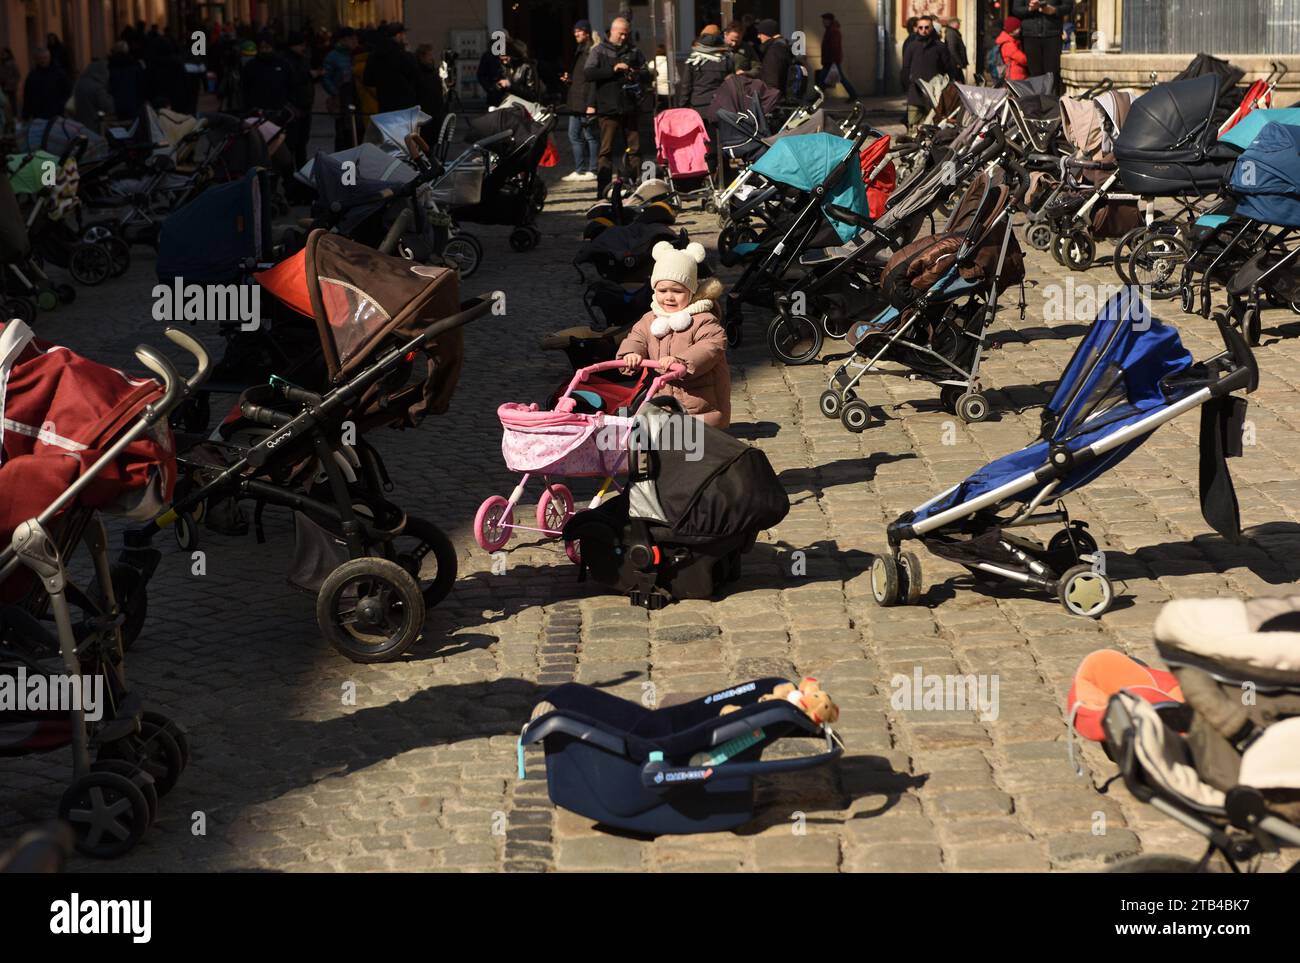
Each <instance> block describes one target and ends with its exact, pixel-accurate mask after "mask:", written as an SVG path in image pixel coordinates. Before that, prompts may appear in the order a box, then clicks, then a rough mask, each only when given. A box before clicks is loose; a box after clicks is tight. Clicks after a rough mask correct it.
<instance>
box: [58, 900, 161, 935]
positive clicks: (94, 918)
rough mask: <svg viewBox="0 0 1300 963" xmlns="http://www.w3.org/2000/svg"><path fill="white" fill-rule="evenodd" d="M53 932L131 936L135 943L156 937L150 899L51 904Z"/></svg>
mask: <svg viewBox="0 0 1300 963" xmlns="http://www.w3.org/2000/svg"><path fill="white" fill-rule="evenodd" d="M50 932H51V933H59V934H66V935H70V936H78V935H85V934H90V933H95V934H100V933H110V934H129V935H130V936H131V941H132V942H133V943H148V942H149V940H150V938H151V936H152V935H153V901H152V900H147V899H90V900H84V901H83V900H82V899H81V897H80V895H79V894H77V893H73V894H72V896H71V898H70V899H58V900H55V901H54V902H53V903H51V904H50Z"/></svg>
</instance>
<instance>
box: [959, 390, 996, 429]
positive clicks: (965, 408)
mask: <svg viewBox="0 0 1300 963" xmlns="http://www.w3.org/2000/svg"><path fill="white" fill-rule="evenodd" d="M956 409H957V410H956V414H957V417H959V418H960V419H961V420H962V421H964V422H966V424H968V425H974V424H978V423H979V422H981V421H984V420H985V419H987V418H988V416H989V400H988V398H986V397H984V395H982V394H980V393H979V392H978V391H966V392H963V393H962V394H961V395H959V396H958V398H957V403H956Z"/></svg>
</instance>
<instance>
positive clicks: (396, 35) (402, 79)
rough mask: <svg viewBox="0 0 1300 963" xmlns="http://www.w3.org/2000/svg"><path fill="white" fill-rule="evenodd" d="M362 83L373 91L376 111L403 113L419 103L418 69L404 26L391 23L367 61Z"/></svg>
mask: <svg viewBox="0 0 1300 963" xmlns="http://www.w3.org/2000/svg"><path fill="white" fill-rule="evenodd" d="M361 81H362V83H364V84H366V86H368V87H373V88H374V90H375V99H377V100H378V101H379V110H380V111H381V112H387V111H390V110H405V109H406V108H407V107H414V106H416V105H417V104H418V103H419V102H420V68H419V65H418V64H416V62H415V56H414V55H413V54H412V53H411V52H410V51H409V50H407V49H406V26H405V25H404V24H401V23H390V24H388V25H387V26H386V27H385V29H384V35H383V37H382V38H381V39H380V42H379V43H378V44H377V45H376V47H375V50H374V52H373V53H371V54H370V57H369V59H367V60H366V69H365V73H364V74H363V75H362V77H361Z"/></svg>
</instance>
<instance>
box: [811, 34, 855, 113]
mask: <svg viewBox="0 0 1300 963" xmlns="http://www.w3.org/2000/svg"><path fill="white" fill-rule="evenodd" d="M822 28H823V29H824V30H825V33H824V34H823V35H822V69H821V70H819V71H817V86H818V87H820V88H822V90H825V89H826V86H827V85H826V78H827V77H828V76H829V75H830V73H831V68H832V67H833V68H834V69H835V75H836V76H837V77H838V78H839V83H840V84H841V85H842V86H843V87H844V92H845V93H846V94H848V95H849V100H857V99H858V92H857V91H856V90H854V89H853V85H852V84H851V83H849V76H848V74H847V73H845V72H844V34H843V32H842V31H841V30H840V22H839V21H838V20H836V19H835V14H833V13H823V14H822Z"/></svg>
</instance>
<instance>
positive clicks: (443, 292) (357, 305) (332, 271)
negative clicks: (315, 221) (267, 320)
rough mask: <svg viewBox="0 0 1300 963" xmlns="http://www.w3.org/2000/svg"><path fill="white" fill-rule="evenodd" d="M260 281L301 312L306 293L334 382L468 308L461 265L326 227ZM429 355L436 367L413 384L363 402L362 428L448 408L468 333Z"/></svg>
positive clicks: (451, 337)
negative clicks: (419, 258)
mask: <svg viewBox="0 0 1300 963" xmlns="http://www.w3.org/2000/svg"><path fill="white" fill-rule="evenodd" d="M257 280H258V281H259V282H260V283H261V285H262V287H263V288H265V289H266V290H268V291H270V292H271V294H273V295H274V296H275V297H276V298H278V299H280V300H282V301H284V302H285V303H286V304H289V305H290V306H292V307H294V308H295V309H296V310H301V304H302V292H303V290H304V289H305V290H306V292H307V297H308V300H309V301H310V303H311V316H312V317H313V318H314V319H315V321H316V330H317V333H318V334H319V336H320V343H321V349H322V351H323V352H324V356H325V364H326V370H327V371H328V374H329V379H330V382H331V383H332V384H334V385H338V384H341V383H342V382H344V381H346V380H347V379H348V378H350V377H352V376H353V375H355V374H356V373H357V372H358V371H359V370H360V369H362V368H364V367H365V366H366V365H368V364H369V363H371V362H372V361H374V360H375V359H376V355H377V354H378V353H379V352H381V351H384V350H388V349H391V348H393V347H397V346H398V345H400V344H402V343H405V342H406V341H408V340H410V339H412V338H414V337H416V336H418V335H420V334H421V333H423V332H424V331H425V329H427V328H428V327H429V326H430V325H431V324H433V323H434V322H435V321H437V320H439V319H440V318H444V317H448V316H450V315H452V314H454V313H456V311H457V310H458V309H459V307H460V291H459V284H458V276H457V274H456V272H455V271H454V270H451V269H449V268H438V267H428V266H426V265H423V264H419V263H416V262H414V261H408V260H405V259H404V258H399V257H389V256H388V255H386V254H380V253H379V252H378V251H376V250H374V249H373V248H368V247H366V246H365V245H363V244H359V243H357V242H356V241H353V240H350V239H349V238H346V237H344V236H343V235H341V234H332V233H330V232H328V231H324V230H320V229H317V230H315V231H312V233H311V234H310V235H309V236H308V238H307V246H306V248H305V249H304V250H303V251H302V252H301V256H300V257H297V256H296V257H294V258H290V259H289V261H288V262H286V264H282V265H277V266H276V268H274V269H272V270H270V271H265V272H262V273H260V274H258V275H257ZM425 353H426V354H427V356H428V362H429V364H428V369H427V370H426V371H424V372H423V373H420V374H418V375H416V380H415V381H413V382H412V383H411V384H407V385H404V386H403V385H399V386H397V387H394V386H393V385H392V384H391V383H383V384H380V385H377V386H374V387H373V388H372V389H371V391H370V392H369V393H368V394H367V396H366V397H364V398H362V399H360V400H359V401H358V403H357V405H356V409H357V410H358V412H359V415H358V420H359V422H360V423H361V424H360V425H359V427H363V426H364V427H368V426H373V425H375V424H381V423H391V422H394V421H400V422H403V423H406V424H414V423H416V422H418V420H419V419H420V418H422V417H423V416H424V415H426V414H431V413H432V414H440V413H441V412H443V411H446V409H447V406H448V405H449V404H450V403H451V396H452V394H453V393H454V392H455V390H456V382H457V381H458V379H459V377H460V366H461V361H462V357H463V353H464V338H463V334H462V332H461V330H460V329H459V328H457V329H456V330H455V331H452V332H450V333H448V334H446V335H444V336H443V337H441V338H439V339H438V341H437V342H436V343H434V344H433V345H432V346H430V347H428V348H426V349H425ZM411 373H412V374H415V373H414V372H411Z"/></svg>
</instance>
